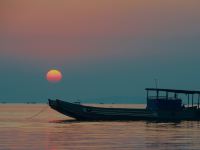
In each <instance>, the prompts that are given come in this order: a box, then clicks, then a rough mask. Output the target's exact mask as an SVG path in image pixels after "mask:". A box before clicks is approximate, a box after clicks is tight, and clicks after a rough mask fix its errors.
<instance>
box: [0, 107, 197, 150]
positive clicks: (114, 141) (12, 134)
mask: <svg viewBox="0 0 200 150" xmlns="http://www.w3.org/2000/svg"><path fill="white" fill-rule="evenodd" d="M115 106H116V105H115ZM115 106H113V107H115ZM121 106H122V105H121ZM128 106H129V107H130V106H134V107H138V106H139V105H128ZM123 107H127V105H123ZM42 109H44V112H42V113H41V114H40V115H39V116H35V117H33V118H30V117H31V116H33V115H34V114H37V113H38V112H39V111H40V110H42ZM0 149H1V150H68V149H69V150H102V149H103V150H134V149H135V150H138V149H142V150H145V149H148V150H154V149H161V150H164V149H166V150H170V149H173V150H176V149H177V150H186V149H200V122H198V121H183V122H177V123H173V122H171V123H170V122H168V123H163V122H160V123H156V122H147V121H129V122H78V121H75V120H73V119H71V118H69V117H66V116H63V115H61V114H59V113H57V112H55V111H53V110H51V109H50V108H47V106H46V105H45V104H1V105H0Z"/></svg>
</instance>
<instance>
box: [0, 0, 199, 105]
mask: <svg viewBox="0 0 200 150" xmlns="http://www.w3.org/2000/svg"><path fill="white" fill-rule="evenodd" d="M199 6H200V1H198V0H190V1H184V2H183V1H182V0H169V1H165V2H164V1H162V3H161V1H159V0H150V1H147V0H142V1H141V0H140V1H139V0H127V1H122V0H116V1H112V0H106V1H104V0H103V1H102V0H101V1H100V0H93V1H92V0H86V1H84V2H83V1H79V0H72V1H70V0H69V1H63V0H60V1H59V2H58V1H56V0H48V1H47V0H40V1H35V0H34V1H33V0H30V1H28V2H27V1H25V0H13V1H10V0H2V1H1V2H0V21H1V25H0V70H1V77H0V91H1V92H0V101H5V102H25V101H37V102H46V101H47V98H60V99H65V100H67V99H81V100H82V101H83V102H120V103H126V102H133V103H143V102H144V101H145V91H144V89H145V88H146V87H155V83H154V79H155V78H156V79H158V80H159V87H161V88H177V89H193V90H198V89H200V79H199V77H200V70H199V64H200V28H199V27H200V9H199ZM50 69H59V70H61V71H62V73H63V80H62V81H61V82H60V83H57V84H52V83H49V82H48V81H47V80H46V79H45V75H46V73H47V71H48V70H50Z"/></svg>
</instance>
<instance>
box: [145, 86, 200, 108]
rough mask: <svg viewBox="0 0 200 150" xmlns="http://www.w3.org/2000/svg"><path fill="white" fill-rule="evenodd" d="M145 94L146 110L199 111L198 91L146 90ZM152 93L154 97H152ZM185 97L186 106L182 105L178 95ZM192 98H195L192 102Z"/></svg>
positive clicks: (199, 99) (199, 95)
mask: <svg viewBox="0 0 200 150" xmlns="http://www.w3.org/2000/svg"><path fill="white" fill-rule="evenodd" d="M145 90H146V92H147V108H146V109H148V110H152V111H157V110H170V111H178V110H182V109H199V103H200V91H188V90H174V89H158V88H146V89H145ZM152 93H154V95H153V96H152ZM180 94H183V95H186V96H187V105H186V106H185V105H184V104H183V101H182V99H181V98H179V95H180ZM194 97H197V98H196V99H195V100H194Z"/></svg>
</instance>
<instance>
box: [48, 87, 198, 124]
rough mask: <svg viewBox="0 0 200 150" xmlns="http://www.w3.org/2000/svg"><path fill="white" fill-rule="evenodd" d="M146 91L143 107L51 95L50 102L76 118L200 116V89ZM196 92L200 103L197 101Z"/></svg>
mask: <svg viewBox="0 0 200 150" xmlns="http://www.w3.org/2000/svg"><path fill="white" fill-rule="evenodd" d="M146 91H147V107H146V108H144V109H136V108H103V107H92V106H86V105H82V104H77V103H70V102H65V101H62V100H58V99H57V100H51V99H49V106H50V107H51V108H53V109H54V110H56V111H58V112H60V113H62V114H64V115H67V116H70V117H72V118H75V119H77V120H88V121H89V120H102V121H103V120H164V121H167V120H200V109H199V101H200V91H188V90H174V89H158V88H146ZM150 92H154V96H150V94H149V93H150ZM180 94H183V95H187V96H188V97H187V98H188V104H187V106H185V105H184V104H182V103H183V102H182V99H180V98H179V95H180ZM169 95H173V97H170V96H169ZM195 95H197V96H198V101H197V103H194V96H195ZM190 96H192V97H191V99H190ZM190 100H191V101H192V103H191V104H190Z"/></svg>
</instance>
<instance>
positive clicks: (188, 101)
mask: <svg viewBox="0 0 200 150" xmlns="http://www.w3.org/2000/svg"><path fill="white" fill-rule="evenodd" d="M189 106H190V94H188V107H189Z"/></svg>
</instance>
